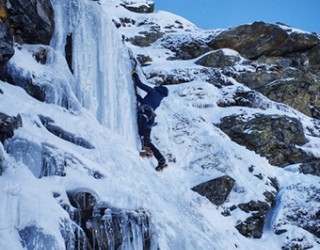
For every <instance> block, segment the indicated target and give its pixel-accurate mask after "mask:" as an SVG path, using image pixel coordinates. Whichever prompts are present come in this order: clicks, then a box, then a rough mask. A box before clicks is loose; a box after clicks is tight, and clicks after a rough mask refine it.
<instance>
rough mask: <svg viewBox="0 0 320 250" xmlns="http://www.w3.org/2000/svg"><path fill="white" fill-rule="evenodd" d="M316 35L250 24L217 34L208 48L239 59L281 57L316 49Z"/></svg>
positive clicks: (263, 24)
mask: <svg viewBox="0 0 320 250" xmlns="http://www.w3.org/2000/svg"><path fill="white" fill-rule="evenodd" d="M319 43H320V40H319V38H318V36H317V35H316V34H306V33H299V32H294V31H292V30H290V29H289V28H288V27H286V28H283V27H280V26H279V25H274V24H267V23H264V22H254V23H252V24H246V25H241V26H238V27H235V28H232V29H229V30H226V31H223V32H221V33H220V34H219V35H217V36H216V37H214V38H213V39H212V40H211V41H210V42H209V43H208V45H209V46H210V47H211V48H213V49H219V48H230V49H233V50H236V51H238V52H239V53H240V54H241V55H242V56H243V57H246V58H248V59H256V58H258V57H260V56H263V55H265V56H285V55H288V54H290V53H293V52H303V51H306V50H309V49H311V48H313V47H315V46H316V45H319Z"/></svg>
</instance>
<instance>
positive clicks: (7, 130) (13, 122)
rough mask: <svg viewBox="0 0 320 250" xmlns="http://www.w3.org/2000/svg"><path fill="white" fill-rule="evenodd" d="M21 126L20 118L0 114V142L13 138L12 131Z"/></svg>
mask: <svg viewBox="0 0 320 250" xmlns="http://www.w3.org/2000/svg"><path fill="white" fill-rule="evenodd" d="M21 126H22V120H21V116H20V115H18V116H17V117H11V116H8V115H6V114H3V113H0V141H1V142H2V143H4V141H5V140H6V139H8V138H11V137H13V135H14V130H15V129H17V128H19V127H21Z"/></svg>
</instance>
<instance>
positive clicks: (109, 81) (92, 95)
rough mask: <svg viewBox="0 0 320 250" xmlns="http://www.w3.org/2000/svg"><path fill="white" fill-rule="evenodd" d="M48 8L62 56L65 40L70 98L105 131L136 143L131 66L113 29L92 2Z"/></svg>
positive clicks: (55, 3) (81, 0)
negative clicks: (53, 16)
mask: <svg viewBox="0 0 320 250" xmlns="http://www.w3.org/2000/svg"><path fill="white" fill-rule="evenodd" d="M52 4H53V6H54V10H55V15H56V16H55V19H56V31H55V35H54V38H53V39H52V43H51V45H52V46H53V47H54V48H55V49H56V50H58V51H60V52H61V53H62V54H63V55H65V53H66V52H65V47H66V45H67V37H68V36H69V40H70V41H69V40H68V42H69V43H71V47H72V51H71V54H72V57H71V62H70V64H71V67H72V71H73V77H72V78H71V80H70V85H71V87H72V90H73V92H74V94H75V95H76V97H77V99H78V100H79V102H80V103H81V105H82V106H83V107H84V108H86V109H87V110H89V111H90V112H91V113H92V114H93V115H94V116H95V117H96V118H97V120H98V121H99V122H100V123H101V124H102V125H103V126H105V127H107V128H109V129H111V130H112V131H113V132H115V133H118V134H120V135H122V136H124V137H125V139H126V140H127V141H129V142H132V143H135V141H136V136H135V132H134V131H136V127H135V126H136V125H135V98H134V90H133V86H132V85H131V76H130V70H131V65H130V60H129V57H128V51H127V49H126V48H125V46H124V45H123V43H122V41H121V38H120V37H119V34H117V33H116V32H115V29H116V27H115V25H114V24H113V22H112V20H111V19H110V18H108V16H107V14H106V13H105V12H104V11H103V9H101V6H100V5H99V4H98V3H97V2H95V1H85V0H69V1H58V0H52ZM68 45H70V44H68ZM65 74H70V72H65Z"/></svg>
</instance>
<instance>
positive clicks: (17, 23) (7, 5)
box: [0, 0, 54, 44]
mask: <svg viewBox="0 0 320 250" xmlns="http://www.w3.org/2000/svg"><path fill="white" fill-rule="evenodd" d="M0 13H1V19H2V20H3V21H4V22H5V23H6V24H7V25H8V27H9V28H10V30H11V32H12V34H13V35H14V38H15V41H16V42H19V43H29V44H39V43H40V44H49V43H50V40H51V38H52V35H53V32H54V13H53V8H52V5H51V2H50V0H35V1H31V0H1V1H0Z"/></svg>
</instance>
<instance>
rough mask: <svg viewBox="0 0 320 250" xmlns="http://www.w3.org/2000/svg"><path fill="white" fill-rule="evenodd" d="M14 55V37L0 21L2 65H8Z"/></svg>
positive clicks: (0, 60) (0, 62)
mask: <svg viewBox="0 0 320 250" xmlns="http://www.w3.org/2000/svg"><path fill="white" fill-rule="evenodd" d="M13 54H14V49H13V36H12V35H11V33H10V31H9V29H8V28H7V26H6V25H5V24H4V23H2V22H1V21H0V64H3V63H6V62H7V61H8V60H9V59H10V58H11V57H12V56H13Z"/></svg>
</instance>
